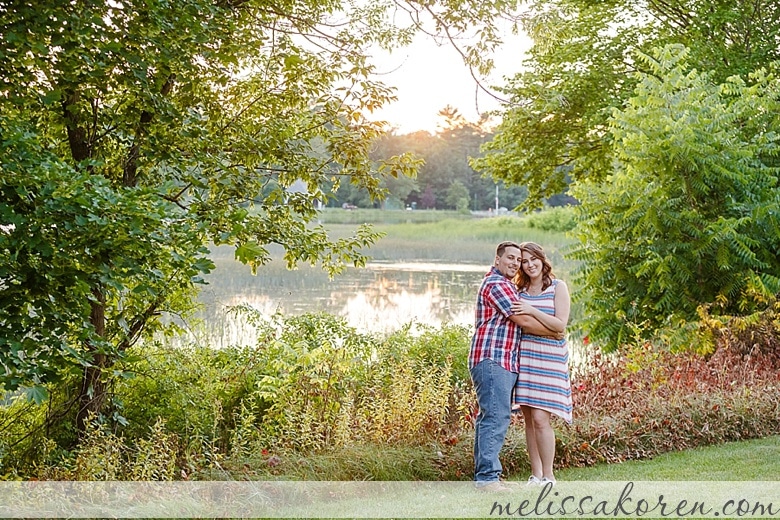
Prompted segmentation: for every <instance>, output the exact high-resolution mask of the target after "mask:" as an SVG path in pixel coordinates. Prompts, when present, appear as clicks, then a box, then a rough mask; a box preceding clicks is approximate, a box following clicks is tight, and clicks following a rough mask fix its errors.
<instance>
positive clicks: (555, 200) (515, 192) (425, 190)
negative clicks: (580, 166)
mask: <svg viewBox="0 0 780 520" xmlns="http://www.w3.org/2000/svg"><path fill="white" fill-rule="evenodd" d="M439 115H440V116H441V117H442V119H443V123H444V124H443V125H442V129H441V130H439V131H438V132H436V133H435V134H431V133H429V132H427V131H418V132H414V133H411V134H403V135H397V134H395V133H390V134H388V135H387V136H385V137H384V138H383V139H382V140H380V141H379V142H378V143H377V145H376V147H375V149H374V151H373V152H372V154H371V157H372V159H373V160H375V161H381V160H384V159H387V158H389V157H393V156H397V155H402V154H405V153H413V154H414V155H415V156H417V157H419V158H421V159H423V160H424V164H423V165H422V166H421V167H420V169H419V172H418V174H417V178H416V179H410V178H408V177H400V176H399V177H398V178H394V177H390V176H388V177H387V178H385V179H383V180H382V183H383V186H384V188H385V189H387V192H388V193H387V197H386V199H385V200H383V201H376V200H371V198H370V197H369V194H368V192H367V191H366V190H365V189H360V188H358V187H355V186H354V185H352V184H348V183H344V184H342V185H341V186H340V187H339V189H338V191H337V192H336V198H335V199H333V200H330V201H329V202H328V206H331V207H342V206H345V205H347V206H357V207H360V208H371V207H383V208H388V209H399V208H405V207H409V208H415V209H450V210H460V211H468V210H472V211H487V210H489V209H495V208H496V207H497V206H498V207H499V208H502V207H503V208H507V209H510V210H511V209H513V208H515V207H517V206H518V205H519V204H521V203H522V202H523V201H524V200H525V199H526V198H527V196H528V190H527V189H526V187H525V186H507V185H505V184H504V182H503V181H496V180H494V179H492V178H490V177H485V176H483V175H482V173H481V172H478V171H476V170H474V169H473V168H472V167H471V166H470V164H469V159H470V158H472V157H478V156H479V155H480V146H481V145H482V144H483V143H485V142H487V141H489V140H490V139H492V137H493V134H492V133H491V132H490V131H489V130H488V129H486V128H485V125H484V124H483V123H472V122H468V121H466V120H465V119H464V118H463V117H462V116H461V115H460V114H459V113H458V112H457V110H455V109H452V108H451V107H447V108H445V109H443V110H441V111H440V112H439ZM496 197H498V205H497V204H496ZM574 202H576V201H575V199H574V198H572V197H570V196H568V195H566V194H565V193H559V194H556V195H554V196H552V197H549V198H548V199H547V203H548V204H549V205H550V206H562V205H566V204H571V203H574ZM347 206H345V207H347Z"/></svg>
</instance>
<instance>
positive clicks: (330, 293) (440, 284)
mask: <svg viewBox="0 0 780 520" xmlns="http://www.w3.org/2000/svg"><path fill="white" fill-rule="evenodd" d="M215 262H216V263H217V269H216V270H215V271H214V272H213V273H212V274H211V275H210V276H209V277H208V278H207V281H208V282H209V285H208V286H206V289H205V290H204V291H203V292H202V293H201V296H200V301H201V302H202V303H203V304H204V306H205V308H204V311H203V313H202V316H201V317H202V318H203V320H204V322H205V330H203V331H201V332H200V333H199V334H198V336H199V341H202V342H206V341H207V342H208V343H210V344H212V345H215V346H224V345H226V344H235V343H240V344H248V343H251V342H253V341H254V334H253V331H252V329H251V327H247V326H246V324H245V321H246V319H245V317H242V316H241V315H235V314H230V313H228V312H227V310H228V309H230V308H231V307H235V306H237V305H247V306H251V307H252V308H254V309H256V310H257V311H258V312H259V313H260V314H261V315H263V316H271V315H273V314H274V313H275V312H280V313H283V314H286V315H299V314H303V313H306V312H319V311H324V312H328V313H331V314H334V315H337V316H343V317H344V318H345V319H346V320H347V322H348V323H349V324H350V325H352V326H353V327H355V328H357V329H358V330H360V331H363V332H388V331H392V330H396V329H398V328H400V327H402V326H404V325H406V324H408V323H417V324H423V325H430V326H440V325H442V324H443V323H453V324H460V325H471V324H472V322H473V319H474V300H475V298H476V290H477V288H478V287H479V283H480V282H481V280H482V277H483V276H484V274H485V272H486V271H487V269H488V267H487V266H482V265H474V264H452V263H441V264H439V263H434V264H432V263H413V262H407V263H392V264H391V263H370V264H368V265H367V266H366V267H364V268H362V269H357V268H350V269H348V270H347V271H346V272H345V273H343V274H341V275H339V276H337V277H336V278H334V279H333V280H330V279H328V276H327V274H325V273H324V272H323V271H322V270H321V269H319V268H316V267H310V266H301V267H299V268H298V269H297V270H294V271H288V270H287V269H286V267H285V265H284V263H283V262H282V261H276V260H275V261H273V262H271V263H270V264H269V265H267V266H265V267H263V268H262V269H260V270H259V271H258V274H257V276H252V275H251V274H250V272H249V268H248V267H246V266H244V265H241V264H239V263H237V262H235V261H234V260H232V259H229V258H219V257H218V258H215Z"/></svg>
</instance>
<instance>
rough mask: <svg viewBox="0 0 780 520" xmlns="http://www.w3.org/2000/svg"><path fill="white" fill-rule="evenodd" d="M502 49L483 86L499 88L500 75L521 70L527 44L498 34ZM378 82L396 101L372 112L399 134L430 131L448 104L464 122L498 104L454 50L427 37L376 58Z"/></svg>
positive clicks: (503, 75) (509, 35)
mask: <svg viewBox="0 0 780 520" xmlns="http://www.w3.org/2000/svg"><path fill="white" fill-rule="evenodd" d="M503 39H504V40H505V43H504V45H503V46H502V47H501V48H500V49H499V50H498V51H497V53H496V55H495V56H494V61H495V64H496V69H495V71H494V72H493V74H491V76H490V77H489V78H487V79H486V80H483V82H482V84H483V85H484V86H485V87H487V88H490V87H494V86H496V85H503V84H504V81H503V78H504V77H505V76H512V75H514V74H515V73H516V72H518V71H519V70H520V66H521V62H522V60H523V59H524V53H525V51H526V50H527V49H528V48H529V47H530V40H529V39H528V38H527V37H526V36H523V35H518V36H515V35H512V34H506V35H503ZM378 63H381V64H382V65H381V66H379V67H378V68H377V72H379V73H386V74H383V75H381V76H380V77H379V78H380V79H381V80H382V81H383V82H384V83H385V84H386V85H389V86H394V87H396V88H397V91H396V96H397V97H398V101H396V102H395V103H393V104H391V105H387V106H386V107H385V108H384V109H383V110H381V111H379V112H377V113H376V114H375V116H376V118H377V119H383V120H386V121H388V122H389V123H390V124H391V125H393V126H394V127H396V128H397V129H398V130H397V132H398V133H400V134H406V133H411V132H414V131H416V130H427V131H429V132H431V133H433V132H435V130H436V126H437V124H438V123H439V121H440V118H439V116H438V115H437V114H438V112H439V111H440V110H441V109H442V108H444V107H446V106H447V105H451V106H453V107H454V108H457V109H458V112H460V113H461V114H462V115H463V116H464V117H465V118H466V119H467V120H468V121H477V120H478V119H479V114H481V113H483V112H487V111H490V110H495V109H497V108H499V106H500V103H499V101H497V100H496V99H494V98H493V97H492V96H490V95H489V94H487V93H485V92H484V91H482V90H481V89H479V88H478V86H477V84H476V83H475V81H474V79H473V78H472V76H471V73H470V72H469V70H468V68H467V67H466V66H465V65H464V64H463V61H462V59H461V57H460V55H459V54H458V53H457V51H456V50H455V49H454V48H452V47H451V46H449V45H446V44H445V45H442V46H438V45H437V44H436V42H434V41H433V40H432V39H431V38H430V37H423V36H418V38H417V39H416V40H415V42H414V43H413V44H412V45H411V46H409V47H406V48H403V49H398V50H395V51H394V52H393V53H392V54H389V55H386V57H383V58H381V59H380V60H378Z"/></svg>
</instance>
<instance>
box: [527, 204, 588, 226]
mask: <svg viewBox="0 0 780 520" xmlns="http://www.w3.org/2000/svg"><path fill="white" fill-rule="evenodd" d="M525 221H526V225H527V226H528V227H529V228H535V229H541V230H543V231H560V232H566V231H571V230H572V229H574V228H575V227H576V226H577V214H576V212H575V209H574V206H556V207H554V208H546V209H544V210H542V211H540V212H537V213H529V214H528V215H527V216H526V217H525Z"/></svg>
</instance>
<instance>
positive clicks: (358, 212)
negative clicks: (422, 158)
mask: <svg viewBox="0 0 780 520" xmlns="http://www.w3.org/2000/svg"><path fill="white" fill-rule="evenodd" d="M472 218H473V217H472V216H471V214H470V213H461V212H458V211H450V210H415V211H407V210H403V209H385V210H378V209H353V210H349V211H347V210H344V209H341V208H323V209H322V210H320V218H319V220H320V222H322V223H323V224H363V223H367V224H379V223H383V224H397V223H407V222H409V223H412V222H436V221H439V220H443V219H464V220H471V219H472Z"/></svg>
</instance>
